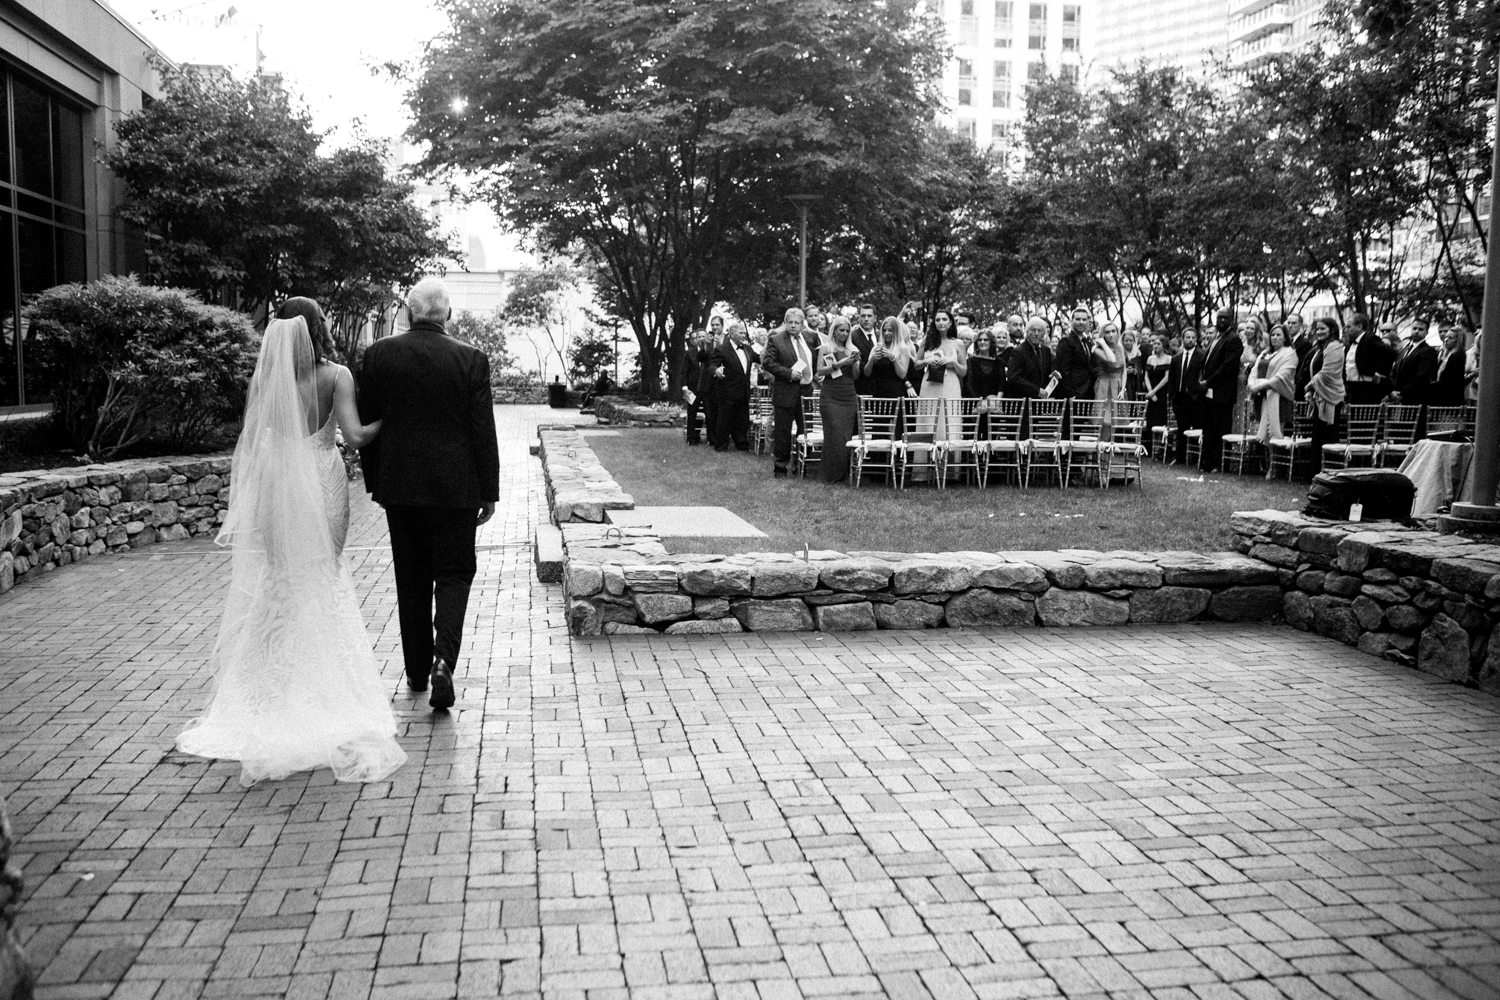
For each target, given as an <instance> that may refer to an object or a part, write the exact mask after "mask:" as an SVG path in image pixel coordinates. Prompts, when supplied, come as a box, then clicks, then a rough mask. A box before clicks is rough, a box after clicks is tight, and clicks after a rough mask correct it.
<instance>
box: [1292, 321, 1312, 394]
mask: <svg viewBox="0 0 1500 1000" xmlns="http://www.w3.org/2000/svg"><path fill="white" fill-rule="evenodd" d="M1317 346H1318V345H1317V342H1316V341H1315V340H1313V338H1312V335H1311V334H1309V333H1306V332H1304V333H1303V334H1302V336H1300V337H1298V338H1297V342H1296V343H1294V344H1293V345H1292V349H1293V350H1295V351H1296V352H1297V375H1296V378H1295V379H1294V382H1293V384H1294V387H1295V395H1294V396H1293V398H1294V399H1295V400H1296V401H1297V402H1299V403H1300V402H1302V400H1303V399H1304V398H1305V397H1306V396H1307V383H1308V382H1311V381H1312V359H1313V357H1314V356H1315V355H1316V354H1317V353H1318V352H1317V351H1316V350H1315V348H1316V347H1317Z"/></svg>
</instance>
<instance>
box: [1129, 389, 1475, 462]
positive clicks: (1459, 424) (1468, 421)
mask: <svg viewBox="0 0 1500 1000" xmlns="http://www.w3.org/2000/svg"><path fill="white" fill-rule="evenodd" d="M1474 422H1475V407H1473V406H1425V405H1418V404H1404V403H1370V404H1352V405H1348V406H1345V407H1344V412H1343V420H1342V422H1341V424H1340V427H1339V440H1338V441H1337V442H1336V443H1332V444H1325V445H1323V446H1322V448H1321V455H1320V456H1319V457H1320V458H1321V459H1322V463H1321V467H1322V468H1324V469H1347V468H1354V467H1360V466H1365V467H1384V468H1395V467H1397V466H1399V465H1400V464H1401V463H1402V461H1403V460H1405V458H1406V456H1407V454H1408V453H1409V452H1410V451H1411V449H1412V446H1413V445H1414V444H1416V442H1417V441H1419V440H1421V439H1422V438H1424V437H1438V438H1454V437H1461V438H1468V437H1471V436H1472V435H1473V431H1474ZM1312 432H1313V405H1312V404H1311V403H1308V402H1302V403H1298V404H1296V406H1295V407H1294V408H1293V414H1292V426H1291V428H1290V433H1287V434H1283V435H1282V436H1281V437H1275V438H1271V439H1270V440H1269V441H1266V442H1262V441H1260V440H1259V439H1258V438H1256V437H1255V435H1253V434H1249V433H1238V434H1226V435H1224V459H1223V464H1224V471H1225V472H1226V473H1228V472H1234V473H1243V472H1245V471H1247V470H1248V469H1254V470H1256V471H1259V470H1261V469H1264V471H1265V476H1266V478H1267V479H1274V478H1276V477H1277V476H1278V475H1279V474H1281V473H1285V475H1286V478H1287V479H1288V480H1291V479H1292V478H1293V477H1294V476H1298V475H1301V476H1303V477H1306V476H1307V475H1309V474H1310V473H1311V471H1312V468H1313V465H1314V462H1313V447H1312V446H1313V437H1312ZM1177 433H1178V428H1177V425H1176V420H1175V418H1173V417H1168V421H1167V423H1166V425H1159V426H1157V427H1153V428H1152V429H1151V454H1152V457H1153V458H1156V457H1159V458H1160V459H1161V460H1162V461H1166V460H1167V459H1168V458H1169V457H1170V456H1171V454H1172V451H1173V449H1174V448H1175V447H1176V435H1177ZM1183 436H1184V438H1185V440H1186V444H1187V448H1186V451H1187V461H1188V464H1189V465H1196V464H1199V463H1200V461H1201V458H1202V445H1203V431H1202V430H1199V429H1190V430H1187V431H1185V432H1183Z"/></svg>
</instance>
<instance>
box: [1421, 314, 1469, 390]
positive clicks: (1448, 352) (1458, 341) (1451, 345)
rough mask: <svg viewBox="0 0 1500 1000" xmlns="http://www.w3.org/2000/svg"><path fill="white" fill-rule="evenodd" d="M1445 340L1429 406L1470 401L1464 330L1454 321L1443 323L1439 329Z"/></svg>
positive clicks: (1433, 379)
mask: <svg viewBox="0 0 1500 1000" xmlns="http://www.w3.org/2000/svg"><path fill="white" fill-rule="evenodd" d="M1438 336H1440V337H1441V338H1442V340H1443V356H1442V358H1441V359H1440V360H1439V361H1438V365H1437V371H1436V372H1435V373H1434V375H1433V378H1432V384H1431V386H1430V387H1429V389H1428V392H1427V405H1428V406H1463V405H1464V404H1465V403H1467V402H1468V396H1467V392H1466V390H1467V389H1468V386H1469V377H1468V374H1467V372H1466V366H1467V364H1468V358H1467V356H1466V355H1465V352H1464V331H1463V328H1462V327H1459V326H1457V325H1455V324H1453V323H1443V324H1442V325H1441V326H1440V327H1439V330H1438Z"/></svg>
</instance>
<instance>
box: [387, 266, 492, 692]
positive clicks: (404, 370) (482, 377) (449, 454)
mask: <svg viewBox="0 0 1500 1000" xmlns="http://www.w3.org/2000/svg"><path fill="white" fill-rule="evenodd" d="M406 304H407V310H408V312H409V314H410V316H411V321H412V322H411V329H409V330H408V331H407V332H405V333H402V334H399V335H397V336H394V337H386V338H384V339H381V340H377V341H375V343H373V344H371V345H370V347H369V348H368V349H367V350H366V351H365V357H364V362H363V365H362V367H361V371H360V396H359V414H360V419H361V420H362V421H364V422H365V423H372V422H374V421H376V420H383V421H384V424H383V425H382V427H381V432H380V437H378V438H376V439H375V441H374V443H373V444H370V445H368V446H366V447H364V448H362V449H360V462H361V464H362V465H363V467H364V470H365V488H366V489H368V490H369V491H370V493H371V495H372V496H373V497H374V499H375V502H376V503H378V504H380V505H381V506H382V507H384V508H385V519H386V525H387V527H388V528H389V530H390V537H391V561H392V563H393V564H394V569H395V575H396V603H397V607H398V611H399V616H400V621H401V652H402V658H403V659H404V661H405V664H406V679H407V684H408V685H410V687H411V689H412V690H414V691H425V690H427V684H428V679H429V677H430V678H431V681H432V699H431V704H432V706H433V707H434V708H448V707H450V706H451V705H452V704H453V668H454V666H455V665H456V664H457V663H458V652H459V645H460V643H461V642H462V640H463V626H464V613H465V611H466V610H467V609H468V604H469V587H470V586H471V585H472V583H473V582H474V573H475V569H476V565H477V563H476V560H475V555H474V537H475V532H476V530H477V529H478V527H479V525H481V524H483V523H485V522H486V521H488V520H489V519H490V518H491V517H492V516H494V513H495V504H496V502H498V501H499V499H500V451H499V446H498V444H497V443H496V440H495V413H494V403H493V400H492V398H491V395H490V362H489V358H488V357H487V356H485V354H484V353H483V352H481V351H477V350H475V349H474V348H472V347H470V346H469V345H468V344H463V343H460V342H459V341H457V340H454V339H453V338H451V337H449V336H448V335H447V333H446V332H445V331H444V326H445V324H446V323H447V322H448V319H449V318H450V317H451V316H452V313H453V310H452V309H451V308H449V304H448V292H447V290H446V289H445V288H444V287H443V283H442V282H441V281H439V280H438V279H437V278H423V279H422V280H421V281H419V282H417V284H416V285H415V286H414V287H413V288H412V290H411V293H410V294H409V295H408V296H407V299H406ZM434 603H436V606H437V613H436V615H434V614H433V605H434ZM434 630H435V631H436V635H434Z"/></svg>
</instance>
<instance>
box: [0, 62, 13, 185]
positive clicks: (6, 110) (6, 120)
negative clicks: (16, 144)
mask: <svg viewBox="0 0 1500 1000" xmlns="http://www.w3.org/2000/svg"><path fill="white" fill-rule="evenodd" d="M9 82H10V74H9V73H0V181H4V182H5V183H7V184H9V183H10V182H11V177H10V97H9V95H8V94H7V93H6V87H7V85H8V84H9Z"/></svg>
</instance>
